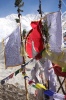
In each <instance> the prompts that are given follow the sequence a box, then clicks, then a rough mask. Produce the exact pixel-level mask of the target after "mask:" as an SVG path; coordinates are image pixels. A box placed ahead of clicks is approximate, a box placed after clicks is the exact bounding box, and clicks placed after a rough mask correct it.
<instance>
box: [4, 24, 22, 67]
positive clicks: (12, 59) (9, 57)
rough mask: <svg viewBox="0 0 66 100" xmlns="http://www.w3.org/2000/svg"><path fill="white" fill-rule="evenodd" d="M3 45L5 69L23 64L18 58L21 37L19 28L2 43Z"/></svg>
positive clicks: (19, 57) (20, 58)
mask: <svg viewBox="0 0 66 100" xmlns="http://www.w3.org/2000/svg"><path fill="white" fill-rule="evenodd" d="M4 44H5V64H6V67H13V66H18V65H21V64H22V62H23V59H22V57H21V56H20V46H21V37H20V29H19V26H18V27H17V28H16V30H15V31H14V32H13V33H12V34H11V35H10V36H9V37H8V38H7V39H6V40H5V41H4Z"/></svg>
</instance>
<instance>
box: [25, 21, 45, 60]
mask: <svg viewBox="0 0 66 100" xmlns="http://www.w3.org/2000/svg"><path fill="white" fill-rule="evenodd" d="M31 26H32V30H30V32H29V34H28V35H27V38H26V48H25V49H26V52H27V54H28V56H29V57H30V58H33V56H32V41H33V42H34V48H35V50H36V52H37V53H39V52H40V51H42V50H43V48H44V46H43V44H44V43H43V38H42V34H41V30H40V29H41V27H42V25H41V21H34V22H31ZM36 58H37V59H40V58H41V55H38V56H37V57H36Z"/></svg>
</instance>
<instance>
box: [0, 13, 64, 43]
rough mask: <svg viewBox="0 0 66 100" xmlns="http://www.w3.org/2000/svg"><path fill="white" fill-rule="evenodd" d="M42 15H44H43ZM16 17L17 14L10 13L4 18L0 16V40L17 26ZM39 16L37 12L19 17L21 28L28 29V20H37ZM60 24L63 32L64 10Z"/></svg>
mask: <svg viewBox="0 0 66 100" xmlns="http://www.w3.org/2000/svg"><path fill="white" fill-rule="evenodd" d="M43 16H44V15H43ZM16 18H18V16H17V14H11V15H8V16H6V17H5V18H0V42H1V41H2V40H3V39H4V38H6V37H7V36H8V35H9V34H11V33H12V32H13V31H14V29H16V27H17V23H16V21H15V19H16ZM39 18H40V15H39V14H36V15H34V14H28V15H26V16H22V17H21V23H22V30H23V29H26V30H27V31H29V30H30V29H31V27H30V22H31V21H33V20H38V19H39ZM62 26H63V33H64V32H65V31H66V12H64V13H63V14H62Z"/></svg>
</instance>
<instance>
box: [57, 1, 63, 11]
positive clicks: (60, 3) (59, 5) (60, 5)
mask: <svg viewBox="0 0 66 100" xmlns="http://www.w3.org/2000/svg"><path fill="white" fill-rule="evenodd" d="M61 7H62V0H59V4H58V8H59V11H61Z"/></svg>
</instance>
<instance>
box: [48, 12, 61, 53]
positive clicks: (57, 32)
mask: <svg viewBox="0 0 66 100" xmlns="http://www.w3.org/2000/svg"><path fill="white" fill-rule="evenodd" d="M47 23H48V26H50V28H49V36H50V38H49V44H50V50H52V51H55V52H60V51H61V45H62V27H61V12H60V11H58V12H54V13H50V14H48V15H47Z"/></svg>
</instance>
